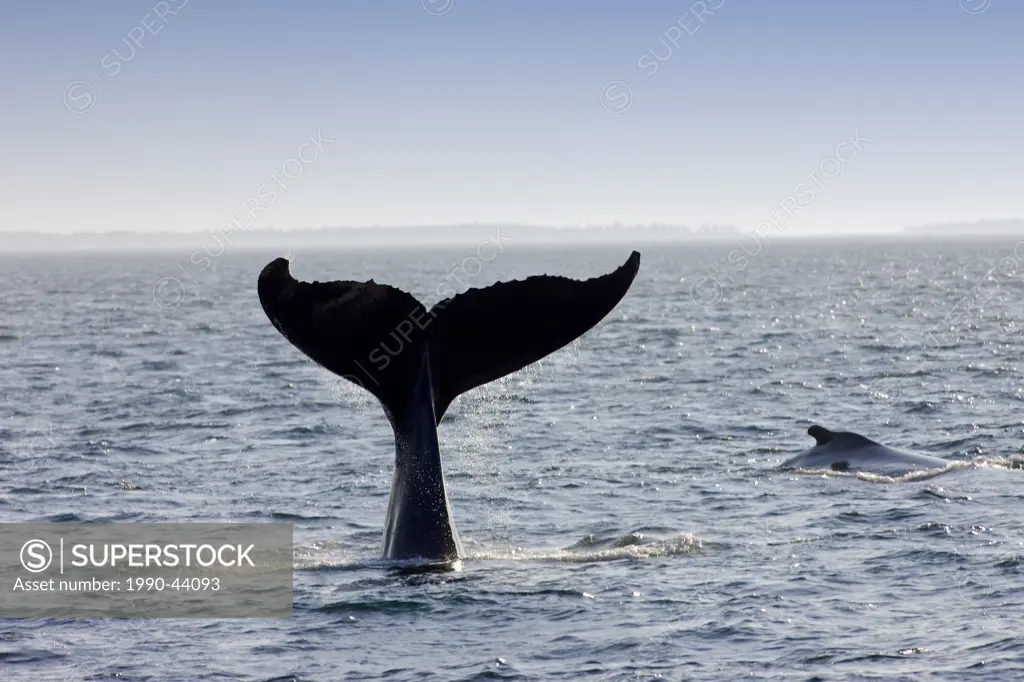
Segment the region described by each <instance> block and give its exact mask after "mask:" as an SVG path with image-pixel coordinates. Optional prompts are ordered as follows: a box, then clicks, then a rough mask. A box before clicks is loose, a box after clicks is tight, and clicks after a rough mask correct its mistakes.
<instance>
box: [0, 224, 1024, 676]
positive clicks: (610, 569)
mask: <svg viewBox="0 0 1024 682" xmlns="http://www.w3.org/2000/svg"><path fill="white" fill-rule="evenodd" d="M635 246H636V248H637V249H638V250H640V251H641V252H642V254H643V263H642V265H641V268H640V273H639V275H638V277H637V279H636V281H635V283H634V284H633V288H632V289H631V290H630V292H629V293H628V294H627V295H626V297H625V298H624V299H623V301H622V302H621V303H620V304H619V306H618V307H617V308H616V309H615V310H614V311H613V312H612V313H611V314H610V315H609V316H608V317H607V318H606V319H605V320H604V321H603V322H602V323H601V324H600V325H599V326H597V327H595V328H594V329H593V330H591V331H590V332H589V333H587V334H586V335H585V336H584V337H582V339H581V340H579V341H578V342H577V343H575V344H573V345H571V346H569V347H567V348H565V349H563V350H561V351H559V352H558V353H556V354H554V355H552V356H549V357H548V358H546V359H545V360H544V361H542V362H541V363H538V364H536V365H534V366H531V367H528V368H526V369H524V370H522V371H520V372H519V373H517V374H515V375H512V376H509V377H507V378H505V379H503V380H501V381H499V382H495V383H493V384H490V385H487V386H485V387H482V388H480V389H477V390H474V391H471V392H470V393H468V394H466V395H463V396H462V397H461V398H460V399H459V400H458V401H457V402H456V403H455V404H454V405H453V406H452V408H451V410H450V411H449V414H448V416H447V417H446V418H445V421H444V422H443V423H442V425H441V427H440V430H439V434H440V439H441V448H442V454H443V460H444V465H445V475H446V479H447V484H448V489H449V496H450V498H451V503H452V507H453V510H454V517H455V521H456V524H457V526H458V529H459V531H460V533H461V535H462V538H463V543H464V545H465V550H466V554H467V556H466V558H465V560H464V561H462V562H461V566H459V567H458V570H454V571H450V572H440V573H437V572H433V573H409V572H406V571H401V570H396V568H395V566H393V565H388V564H387V563H385V562H382V561H381V560H379V559H378V555H379V551H380V541H381V530H382V526H383V521H384V514H385V509H386V504H387V498H388V492H389V484H390V476H391V469H392V465H393V457H394V451H393V442H392V434H391V431H390V427H389V426H388V424H387V421H386V419H385V417H384V413H383V411H382V410H381V408H380V406H379V405H378V404H377V403H376V401H375V400H374V399H373V398H372V397H371V396H370V395H369V394H368V393H365V392H363V391H362V390H361V389H359V388H358V387H356V386H355V385H354V384H350V383H348V382H346V381H344V380H342V379H340V378H338V377H335V376H334V375H332V374H331V373H329V372H328V371H326V370H324V369H322V368H320V367H318V366H316V365H314V364H312V363H311V362H309V361H307V360H306V359H305V358H304V356H303V355H302V354H301V353H300V352H299V351H297V350H296V349H295V348H294V347H292V346H291V344H289V343H288V342H287V341H286V340H285V339H284V338H283V337H282V336H281V335H280V334H279V333H278V332H277V331H276V330H275V329H274V328H273V327H272V326H271V324H270V323H269V322H268V320H267V318H266V316H265V315H264V313H263V310H262V309H261V307H260V304H259V301H258V298H257V295H256V278H257V276H258V274H259V272H260V270H261V269H262V267H263V266H264V265H265V264H266V263H267V262H269V261H270V260H271V259H272V258H274V257H276V256H280V255H284V252H283V251H282V252H271V251H266V252H256V251H246V250H245V249H244V248H241V247H232V248H227V249H224V251H223V253H220V254H219V255H218V256H217V257H215V258H209V261H205V260H203V258H202V257H200V258H195V257H193V255H192V254H191V253H189V252H182V253H172V252H166V253H120V254H117V253H108V254H103V253H88V254H86V253H80V254H63V255H53V254H50V255H18V256H15V255H6V256H0V395H2V401H0V521H2V522H5V523H11V522H54V523H102V522H132V523H150V522H244V523H290V524H294V545H295V546H294V568H295V572H294V615H293V616H292V617H291V618H287V619H249V620H245V619H237V620H216V619H210V620H200V619H193V620H181V619H161V618H156V617H154V618H148V619H136V620H117V619H98V620H81V619H46V620H41V619H35V620H15V619H8V620H3V621H0V679H3V680H61V681H67V682H71V681H79V680H126V681H136V680H137V681H143V680H145V681H157V680H159V681H163V680H265V681H270V680H275V681H278V682H283V681H286V680H295V681H300V680H301V681H312V680H318V681H326V680H359V681H363V680H463V681H469V680H649V679H666V680H740V679H743V680H949V681H951V682H953V681H955V682H964V681H968V680H1018V679H1022V678H1024V590H1022V587H1024V580H1022V573H1021V555H1022V554H1024V471H1022V470H1021V469H1019V468H1015V467H1016V466H1019V464H1020V458H1021V452H1022V450H1024V448H1022V442H1024V411H1022V407H1024V402H1022V398H1024V375H1022V367H1024V360H1022V353H1024V343H1022V339H1021V327H1022V324H1024V244H1021V245H1019V246H1017V250H1016V252H1015V251H1014V247H1015V242H1014V241H1013V240H1002V241H977V240H976V241H948V242H932V241H924V240H920V241H899V240H895V239H892V240H876V241H843V240H824V239H822V240H815V241H810V240H807V241H782V240H775V241H773V242H771V243H762V244H760V245H758V244H757V243H756V242H754V241H753V239H751V238H744V239H739V238H737V239H735V240H732V241H727V240H722V241H714V242H699V243H692V244H677V245H664V244H661V245H643V244H639V245H635ZM204 247H205V248H206V249H209V250H210V252H212V253H217V252H218V250H217V244H216V243H215V242H214V241H213V240H212V239H208V240H206V243H205V244H199V243H197V244H196V247H195V248H196V249H197V250H198V253H199V254H200V256H205V254H206V252H205V251H203V248H204ZM632 247H633V245H623V246H578V247H569V246H551V247H541V246H529V245H525V244H515V243H503V244H502V245H501V248H500V249H498V248H494V245H493V244H492V245H491V246H490V247H486V248H482V247H481V246H480V245H478V244H475V243H470V244H466V245H465V246H464V247H457V246H454V247H451V248H434V249H405V250H402V249H390V250H365V249H364V250H348V251H346V250H337V251H324V250H315V249H306V250H302V249H297V250H295V251H294V252H290V253H289V254H288V255H289V257H290V258H291V260H292V272H293V274H294V275H295V276H296V277H297V278H299V279H304V280H307V281H311V280H332V279H355V280H366V279H371V278H372V279H374V280H376V281H377V282H384V283H389V284H393V285H395V286H398V287H401V288H403V289H405V290H407V291H409V292H411V293H413V294H414V295H416V296H418V297H419V298H420V299H421V300H423V301H433V300H436V299H437V295H436V293H435V292H436V291H437V289H438V287H439V286H440V285H441V284H442V283H443V282H445V281H446V280H447V281H448V283H449V285H452V286H454V288H455V289H457V290H463V289H464V288H465V287H467V286H471V287H480V286H486V285H488V284H490V283H492V282H494V281H498V280H508V279H519V278H523V277H526V276H529V275H532V274H542V273H549V274H563V275H567V276H573V277H589V276H594V275H598V274H601V273H604V272H607V271H610V270H612V269H613V268H614V267H616V266H617V265H619V264H621V263H622V262H624V261H625V260H626V258H627V257H628V255H629V252H630V250H631V248H632ZM193 261H199V263H195V262H193ZM206 265H209V268H207V269H201V268H202V267H205V266H206ZM453 273H454V275H453ZM541 332H542V330H538V333H541ZM812 424H821V425H823V426H825V427H827V428H830V429H833V430H852V431H857V432H859V433H861V434H863V435H866V436H868V437H870V438H873V439H875V440H878V441H880V442H882V443H885V444H887V445H890V446H894V447H900V448H904V449H912V450H917V451H921V452H927V453H930V454H935V455H937V456H940V457H944V458H947V459H949V460H951V461H952V460H956V461H960V462H963V464H962V465H961V464H958V465H955V466H952V467H950V470H949V471H946V472H944V473H941V474H939V475H930V474H929V475H926V476H919V477H907V478H904V479H891V478H883V477H873V476H870V475H859V476H858V475H855V474H846V473H838V472H828V473H825V472H783V471H779V470H778V469H777V466H778V464H779V463H780V462H782V461H783V460H785V459H787V458H788V457H790V456H792V455H794V454H796V453H798V452H800V451H801V450H804V449H806V448H808V447H810V446H811V445H812V444H813V440H812V439H811V438H810V437H808V436H807V434H806V431H807V428H808V427H809V426H810V425H812ZM153 615H158V614H153Z"/></svg>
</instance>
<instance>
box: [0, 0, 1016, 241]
mask: <svg viewBox="0 0 1024 682" xmlns="http://www.w3.org/2000/svg"><path fill="white" fill-rule="evenodd" d="M3 16H4V21H3V23H2V24H0V50H2V51H3V52H4V53H5V54H4V55H3V59H0V74H2V75H0V82H2V83H3V84H4V87H3V92H4V101H5V104H6V106H5V107H4V112H3V116H4V118H5V120H4V123H5V125H4V126H3V128H2V130H3V132H2V133H0V153H2V156H3V158H4V159H5V160H6V161H7V163H5V164H3V166H2V167H0V187H2V188H3V190H0V191H3V193H4V199H3V201H0V231H15V230H38V231H79V230H125V229H127V230H139V231H158V230H174V231H206V230H212V229H214V228H216V226H217V225H219V224H221V223H223V222H224V221H225V220H226V219H227V218H228V216H231V215H232V214H234V213H236V212H237V211H238V210H239V207H241V206H243V204H244V203H245V202H246V200H247V199H249V198H250V197H253V196H254V195H256V193H257V190H258V188H260V187H261V186H271V187H273V186H275V185H268V183H275V182H277V181H281V182H283V184H284V186H283V187H282V186H281V184H277V185H276V187H277V188H278V190H279V191H277V192H276V196H275V198H274V199H273V201H270V202H264V205H262V206H261V207H260V210H259V211H258V212H257V213H256V214H255V223H256V224H258V225H259V226H272V227H295V226H310V225H371V224H380V225H421V224H442V223H461V222H471V221H484V222H491V221H499V222H527V223H538V224H556V225H570V224H571V225H576V224H587V223H610V222H613V221H621V222H625V223H650V222H661V223H684V224H690V225H699V224H701V223H728V224H734V225H737V226H739V227H741V228H743V229H752V228H753V227H754V226H755V225H756V224H757V223H758V222H759V221H761V220H763V219H764V218H765V217H766V216H767V215H768V214H769V213H770V212H772V211H773V210H774V209H775V208H776V207H777V206H778V204H779V202H780V200H782V199H783V198H784V197H786V196H787V195H790V194H792V193H793V192H794V188H795V187H796V186H797V185H799V184H800V183H801V182H805V181H806V178H807V176H808V175H809V174H810V173H811V172H812V171H814V170H815V169H816V168H819V169H824V170H825V172H827V173H830V174H831V173H836V175H835V176H834V177H828V178H822V186H820V187H818V189H819V190H820V191H818V192H817V193H816V197H815V199H814V201H813V203H812V204H811V205H809V206H808V207H807V209H806V210H805V211H804V212H802V213H801V214H800V216H799V218H798V219H797V220H796V221H795V222H794V224H793V227H792V231H793V232H807V233H811V232H829V231H843V232H850V231H881V230H890V229H895V228H899V227H902V226H904V225H908V224H919V223H926V222H936V221H955V220H976V219H996V218H1010V217H1024V199H1022V198H1021V197H1022V196H1024V194H1022V193H1021V191H1020V188H1021V186H1022V184H1024V183H1022V180H1024V177H1022V176H1024V171H1022V170H1021V164H1020V159H1021V158H1022V156H1024V132H1022V126H1021V124H1020V122H1019V121H1020V119H1021V112H1022V111H1024V107H1022V106H1021V105H1022V99H1024V88H1022V87H1021V80H1020V74H1021V73H1022V72H1024V68H1022V67H1024V50H1022V48H1021V47H1020V30H1021V27H1022V26H1024V3H1018V2H1011V1H1010V0H962V2H961V1H958V0H935V1H933V2H912V1H910V0H905V1H903V2H894V1H893V0H867V1H860V2H821V1H812V0H792V1H788V2H779V3H768V2H761V1H756V0H705V1H704V2H697V3H691V2H688V1H687V0H684V1H683V2H671V3H670V2H655V1H651V2H625V1H619V2H605V1H603V0H588V1H587V2H583V1H582V0H580V1H577V2H551V1H550V0H548V1H541V0H517V1H516V2H497V1H493V0H423V1H422V2H421V0H401V1H382V0H362V1H360V2H342V1H339V2H295V3H286V2H261V1H253V0H249V1H246V2H240V1H239V2H233V1H227V0H225V1H218V2H209V1H204V0H166V2H153V1H150V0H147V1H146V2H103V3H95V2H80V3H60V2H47V3H29V2H14V1H10V2H5V3H4V4H3ZM318 131H319V132H318ZM855 135H858V136H859V137H860V138H862V139H867V140H870V141H869V142H864V143H861V144H860V147H861V148H860V149H859V150H857V151H856V153H855V154H854V153H853V152H852V151H851V149H850V148H849V147H848V148H847V150H846V151H844V152H843V153H844V154H847V156H846V157H845V158H848V159H849V158H850V156H852V157H853V158H852V159H851V160H849V161H845V162H843V163H841V164H839V165H833V166H829V165H828V162H827V161H825V160H826V159H827V158H828V157H830V156H835V154H836V148H837V145H839V144H840V143H842V142H843V141H844V140H847V139H849V138H850V137H853V136H855ZM311 136H313V137H314V139H315V138H317V137H318V136H319V137H320V139H321V140H322V141H321V143H320V147H319V148H312V147H309V146H306V147H305V148H303V149H301V150H300V146H301V145H303V144H304V143H308V142H309V138H310V137H311ZM323 140H334V141H333V142H326V141H323ZM300 153H302V154H304V158H305V159H313V157H314V156H315V159H313V160H311V161H308V162H306V161H303V162H296V161H293V162H291V165H290V166H289V167H288V168H290V171H289V173H287V174H288V175H291V176H293V177H288V178H286V177H285V176H284V175H282V173H283V172H284V170H287V169H284V170H283V165H284V164H285V163H286V162H287V160H288V159H290V158H296V157H297V155H298V154H300ZM823 162H824V163H825V164H826V165H824V166H822V165H821V164H822V163H823ZM832 168H835V169H836V170H834V171H833V170H831V169H832ZM819 172H820V171H819ZM275 173H276V174H277V175H276V176H275ZM275 177H276V180H275V179H274V178H275ZM815 178H821V176H815Z"/></svg>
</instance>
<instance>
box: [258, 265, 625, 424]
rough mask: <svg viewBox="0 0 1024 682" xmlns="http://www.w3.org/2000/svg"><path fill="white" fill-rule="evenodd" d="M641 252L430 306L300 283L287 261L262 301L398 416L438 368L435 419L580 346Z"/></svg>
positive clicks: (286, 328) (355, 287) (330, 365)
mask: <svg viewBox="0 0 1024 682" xmlns="http://www.w3.org/2000/svg"><path fill="white" fill-rule="evenodd" d="M639 267H640V254H639V253H638V252H636V251H634V252H633V253H632V254H631V255H630V257H629V259H628V260H627V261H626V262H625V263H624V264H623V265H621V266H619V267H618V268H617V269H616V270H614V271H613V272H610V273H608V274H606V275H602V276H600V277H594V278H592V279H588V280H574V279H569V278H566V277H553V276H547V275H541V276H535V277H529V278H527V279H525V280H521V281H512V282H499V283H497V284H494V285H492V286H489V287H486V288H483V289H470V290H469V291H466V292H465V293H461V294H458V295H456V296H453V297H451V298H447V299H444V300H443V301H439V302H438V303H437V304H436V305H434V306H433V307H432V308H431V309H430V310H426V308H425V307H424V306H423V304H422V303H420V302H419V301H417V300H416V298H415V297H413V296H412V295H410V294H408V293H406V292H404V291H402V290H400V289H396V288H395V287H391V286H387V285H384V284H377V283H375V282H374V281H373V280H369V281H367V282H352V281H338V282H312V283H307V282H300V281H297V280H296V279H294V278H293V277H292V275H291V273H290V272H289V268H288V261H287V260H285V259H284V258H278V259H276V260H274V261H273V262H271V263H270V264H268V265H267V266H266V267H265V268H264V269H263V271H262V272H261V273H260V276H259V284H258V292H259V298H260V303H261V304H262V306H263V310H264V311H265V312H266V314H267V317H269V318H270V321H271V322H272V323H273V324H274V326H275V327H276V328H277V329H278V331H280V332H281V334H283V335H284V336H285V338H287V339H288V340H289V341H291V342H292V344H294V345H295V346H296V347H297V348H298V349H299V350H301V351H302V352H303V353H305V354H306V355H308V356H309V357H310V358H312V359H313V360H314V361H316V362H317V363H319V364H320V365H322V366H324V367H325V368H327V369H329V370H330V371H332V372H334V373H335V374H337V375H339V376H341V377H343V378H345V379H347V380H349V381H351V382H353V383H355V384H357V385H359V386H361V387H363V388H365V389H367V390H368V391H370V393H372V394H373V395H374V396H376V397H377V399H378V400H380V402H381V403H382V404H383V406H384V408H385V410H386V411H387V412H388V414H389V416H392V417H393V416H394V415H396V414H398V413H399V412H400V411H401V410H403V409H404V408H405V405H406V402H407V400H408V399H409V396H410V394H411V393H412V391H413V386H414V384H415V382H416V381H417V378H418V377H419V376H420V372H421V369H422V364H423V362H424V361H426V362H427V363H428V370H429V376H430V393H431V399H432V401H433V408H434V414H435V420H436V421H435V423H439V422H440V421H441V418H442V417H443V416H444V413H445V411H446V410H447V409H448V406H449V405H451V403H452V401H453V400H454V399H455V398H456V397H458V396H459V395H460V394H462V393H465V392H466V391H468V390H470V389H472V388H476V387H477V386H480V385H482V384H485V383H487V382H490V381H494V380H495V379H498V378H500V377H503V376H505V375H507V374H511V373H512V372H515V371H517V370H519V369H521V368H523V367H525V366H527V365H529V364H531V363H533V362H536V361H537V360H540V359H541V358H543V357H544V356H546V355H548V354H550V353H553V352H554V351H556V350H558V349H559V348H561V347H563V346H565V345H567V344H569V343H571V342H572V341H573V340H575V339H576V338H577V337H579V336H581V335H583V334H584V333H586V332H587V331H588V330H589V329H591V328H592V327H593V326H594V325H596V324H597V323H598V322H600V321H601V319H602V318H604V316H605V315H607V314H608V313H609V312H611V310H612V309H613V308H614V307H615V306H616V305H617V304H618V302H619V301H620V300H621V299H622V297H623V296H625V294H626V291H628V290H629V287H630V285H631V284H632V283H633V279H634V278H635V277H636V274H637V271H638V270H639Z"/></svg>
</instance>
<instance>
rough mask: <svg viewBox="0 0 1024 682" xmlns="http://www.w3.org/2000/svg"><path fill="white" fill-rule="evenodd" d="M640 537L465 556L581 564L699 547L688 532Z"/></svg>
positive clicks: (680, 552) (688, 551)
mask: <svg viewBox="0 0 1024 682" xmlns="http://www.w3.org/2000/svg"><path fill="white" fill-rule="evenodd" d="M642 537H643V536H642V535H640V534H639V533H630V534H629V535H627V536H625V537H623V538H618V539H616V540H614V541H611V542H595V541H594V540H593V539H592V538H590V537H587V538H584V539H583V540H581V541H580V542H578V543H576V544H575V545H573V546H571V547H566V548H563V549H528V548H524V547H513V548H509V549H497V548H493V549H480V550H476V551H472V552H470V553H469V554H468V555H467V557H466V558H467V559H468V560H470V561H559V562H563V563H571V564H585V563H595V562H601V561H619V560H623V559H628V560H632V561H643V560H645V559H652V558H656V557H667V556H679V555H685V554H693V553H694V552H697V551H699V550H700V549H701V547H702V546H703V541H702V540H701V539H700V538H699V537H698V536H696V535H693V534H692V533H677V534H675V535H673V536H672V537H670V538H667V539H665V540H655V541H652V542H643V541H642ZM609 544H610V545H611V546H609Z"/></svg>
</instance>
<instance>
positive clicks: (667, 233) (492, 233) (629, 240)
mask: <svg viewBox="0 0 1024 682" xmlns="http://www.w3.org/2000/svg"><path fill="white" fill-rule="evenodd" d="M497 235H500V236H501V237H502V238H505V239H508V240H510V241H512V242H513V243H515V244H523V245H527V244H528V245H537V246H543V245H550V246H585V245H597V246H599V245H602V244H609V245H611V244H644V243H647V244H693V243H714V242H736V241H740V240H746V239H752V238H755V237H754V233H753V232H752V231H742V230H739V229H738V228H736V227H733V226H704V227H701V228H689V227H686V226H671V225H655V226H633V227H629V226H621V225H613V226H604V227H543V226H535V225H517V224H504V225H502V224H496V223H486V224H485V223H480V224H467V225H452V226H423V227H327V228H297V229H290V230H280V229H271V228H262V229H258V230H255V229H254V230H249V231H246V232H241V231H237V232H233V233H229V234H227V235H226V236H225V235H222V234H221V233H218V232H214V231H206V232H158V233H149V234H147V233H139V232H79V233H34V232H0V254H2V253H26V252H31V253H38V252H69V251H71V252H76V251H89V252H92V251H167V250H177V251H202V252H204V253H212V254H216V253H218V252H219V251H221V250H224V249H227V250H235V249H239V250H250V249H269V248H312V247H317V248H326V249H332V250H333V249H345V248H360V249H362V248H402V247H408V248H416V247H419V248H426V247H445V246H465V245H467V244H470V245H472V244H476V243H479V242H482V241H485V240H489V239H491V240H493V239H495V238H496V236H497ZM936 237H938V238H942V239H950V240H959V239H965V238H971V239H978V238H986V239H994V238H1013V237H1021V238H1024V220H999V221H979V222H975V223H947V224H935V225H920V226H914V227H907V228H904V229H903V230H902V231H894V232H884V233H883V232H860V233H858V232H842V233H831V234H830V233H821V232H819V233H804V234H787V233H786V231H785V230H780V231H776V232H773V233H769V234H767V235H766V238H765V240H766V241H767V242H769V243H770V242H774V241H781V240H785V241H794V240H808V241H810V240H830V239H861V240H864V239H870V240H887V241H888V240H899V239H915V240H916V239H922V238H936Z"/></svg>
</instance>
